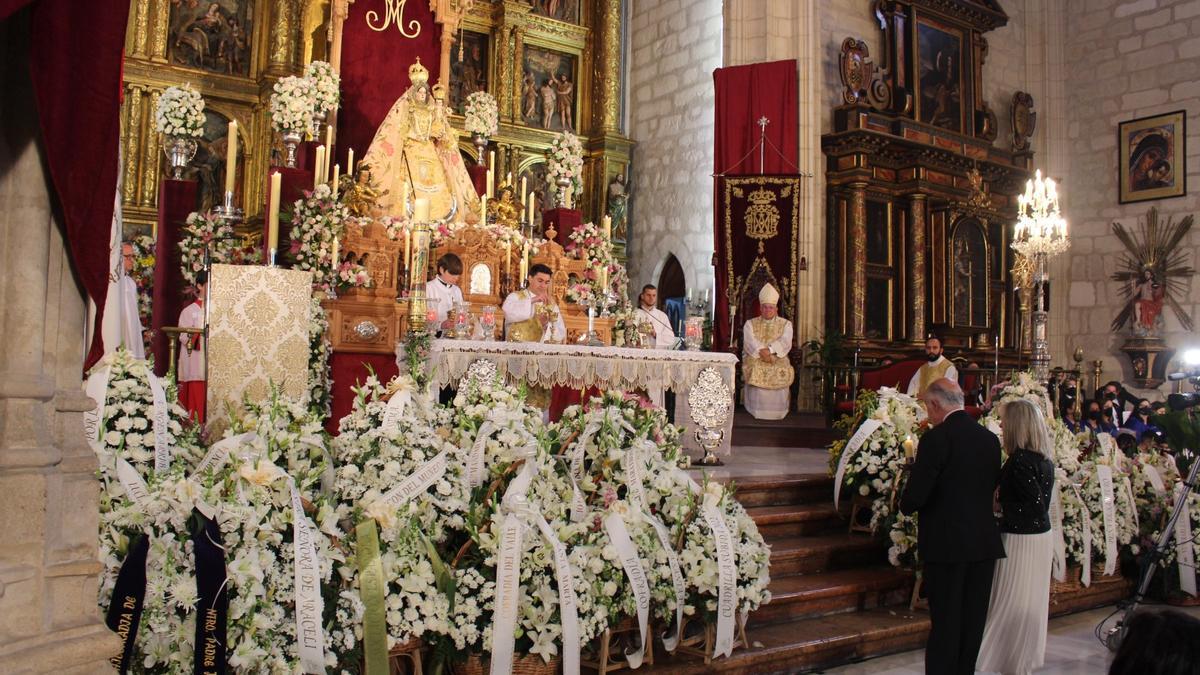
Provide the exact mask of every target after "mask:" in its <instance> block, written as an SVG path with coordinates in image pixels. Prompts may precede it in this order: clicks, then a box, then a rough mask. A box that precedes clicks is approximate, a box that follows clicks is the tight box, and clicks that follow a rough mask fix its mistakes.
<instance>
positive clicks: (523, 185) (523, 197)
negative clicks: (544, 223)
mask: <svg viewBox="0 0 1200 675" xmlns="http://www.w3.org/2000/svg"><path fill="white" fill-rule="evenodd" d="M525 178H526V177H525V176H521V199H525V198H526V197H525V192H526V189H525Z"/></svg>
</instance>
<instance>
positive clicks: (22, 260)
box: [0, 19, 119, 674]
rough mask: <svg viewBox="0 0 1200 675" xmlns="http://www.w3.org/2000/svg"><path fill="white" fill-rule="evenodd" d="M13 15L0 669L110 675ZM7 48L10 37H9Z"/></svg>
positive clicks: (77, 316) (9, 31)
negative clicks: (97, 602)
mask: <svg viewBox="0 0 1200 675" xmlns="http://www.w3.org/2000/svg"><path fill="white" fill-rule="evenodd" d="M19 20H20V19H11V20H9V21H6V22H0V43H2V44H5V45H6V46H9V45H11V46H12V47H13V48H12V49H3V50H0V91H3V92H4V96H3V97H0V128H2V130H3V133H0V204H4V205H5V208H4V209H2V210H0V270H3V275H2V276H0V326H4V330H3V332H0V514H3V515H2V516H0V672H2V673H13V674H17V673H22V674H23V673H79V674H83V673H103V672H112V669H111V668H110V667H109V666H108V663H107V657H108V656H109V655H112V654H114V653H116V651H117V650H118V648H119V643H118V640H117V637H116V635H115V634H114V633H112V632H110V631H109V630H108V628H106V627H105V626H104V624H103V623H102V618H101V615H100V611H99V609H98V608H97V607H96V593H97V584H98V583H99V575H100V563H99V562H98V561H97V559H96V547H97V543H96V541H97V539H96V535H97V532H98V531H99V528H98V523H97V519H98V505H99V488H98V485H97V483H96V479H95V472H96V458H95V455H94V454H93V453H92V451H91V448H89V447H88V445H87V443H86V442H85V441H84V437H83V412H84V411H85V410H89V409H91V408H93V407H94V405H95V404H94V403H93V402H92V400H91V399H89V398H87V396H85V395H84V393H83V390H82V388H81V376H80V366H81V365H82V363H83V323H84V316H85V311H84V304H83V296H82V293H81V291H80V288H79V286H78V284H77V283H76V281H75V278H74V276H73V275H72V272H71V264H70V261H69V258H68V255H67V252H66V250H65V246H64V242H63V237H62V233H61V229H62V228H61V224H60V223H58V222H56V219H55V215H54V212H53V210H52V208H51V194H50V187H49V177H48V175H47V174H46V171H45V162H44V158H43V157H42V153H41V144H40V140H39V138H38V124H37V117H36V112H35V110H34V106H33V93H32V90H31V88H30V83H29V80H28V76H27V73H28V69H29V66H28V63H27V62H26V60H25V59H24V58H23V56H22V57H20V58H14V57H13V54H16V53H21V54H24V52H25V47H26V46H27V45H24V44H21V43H22V42H24V37H23V36H24V35H25V34H26V33H25V31H23V30H18V29H17V27H16V26H14V24H15V23H16V22H17V21H19ZM10 40H11V42H9V41H10Z"/></svg>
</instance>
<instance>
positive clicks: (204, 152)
mask: <svg viewBox="0 0 1200 675" xmlns="http://www.w3.org/2000/svg"><path fill="white" fill-rule="evenodd" d="M228 145H229V119H228V118H227V117H225V116H224V115H222V114H221V113H220V112H218V111H216V110H214V109H213V108H211V107H209V108H205V110H204V127H203V134H202V135H201V136H200V138H197V139H196V156H195V157H193V158H192V161H191V162H189V163H188V167H187V169H185V170H184V177H185V178H189V179H192V180H195V181H196V183H197V188H198V189H197V190H196V210H197V211H201V212H204V211H207V210H209V209H212V208H215V207H217V206H220V205H221V203H222V202H223V200H224V197H225V152H226V148H227V147H228ZM246 147H247V144H246V141H245V139H243V140H242V143H241V144H240V145H239V148H238V152H239V154H241V155H242V156H241V157H240V160H241V161H239V162H238V168H237V170H238V171H239V172H241V171H243V170H244V167H245V166H246V162H245V160H246V157H245V152H246ZM162 169H163V176H167V175H168V174H169V173H170V170H171V169H170V167H169V166H168V165H167V164H166V163H165V162H164V163H163V165H162ZM240 185H242V180H241V176H238V177H237V180H235V181H234V189H235V190H237V189H238V186H240ZM239 201H240V200H239Z"/></svg>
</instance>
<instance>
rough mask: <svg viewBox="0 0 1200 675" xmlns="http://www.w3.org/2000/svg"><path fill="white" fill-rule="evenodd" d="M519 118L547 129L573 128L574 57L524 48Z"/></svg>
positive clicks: (545, 50) (533, 125)
mask: <svg viewBox="0 0 1200 675" xmlns="http://www.w3.org/2000/svg"><path fill="white" fill-rule="evenodd" d="M522 66H523V68H524V71H523V75H522V78H521V118H522V119H524V120H525V123H526V124H528V125H529V126H532V127H541V128H542V129H549V130H550V131H563V130H570V131H574V130H575V100H576V91H575V81H576V77H575V57H574V56H572V55H571V54H563V53H561V52H553V51H550V50H548V49H539V48H537V47H530V46H526V47H525V59H524V63H523V64H522Z"/></svg>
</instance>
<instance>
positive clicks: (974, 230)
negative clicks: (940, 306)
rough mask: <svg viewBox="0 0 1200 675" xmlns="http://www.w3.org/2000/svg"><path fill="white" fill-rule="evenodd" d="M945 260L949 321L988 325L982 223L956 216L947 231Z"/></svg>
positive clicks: (987, 278)
mask: <svg viewBox="0 0 1200 675" xmlns="http://www.w3.org/2000/svg"><path fill="white" fill-rule="evenodd" d="M948 244H949V245H948V247H947V253H948V256H949V259H948V260H947V261H946V273H947V275H948V276H949V279H948V280H947V287H948V288H949V290H950V292H949V295H950V298H949V300H950V312H949V315H950V325H952V326H954V327H956V328H978V329H986V328H988V318H989V307H990V302H989V301H990V297H991V270H990V263H991V257H990V253H989V251H988V240H987V234H986V232H985V231H984V226H983V224H982V223H980V222H979V221H978V220H976V219H975V218H960V219H959V220H958V222H956V223H955V224H954V227H953V228H952V229H951V232H950V240H949V242H948Z"/></svg>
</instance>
